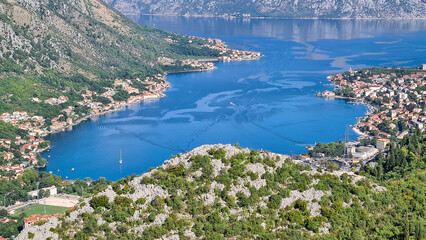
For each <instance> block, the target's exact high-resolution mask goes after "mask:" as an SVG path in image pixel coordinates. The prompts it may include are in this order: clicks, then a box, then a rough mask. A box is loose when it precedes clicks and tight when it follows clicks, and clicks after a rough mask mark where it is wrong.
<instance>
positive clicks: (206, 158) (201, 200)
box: [17, 144, 386, 239]
mask: <svg viewBox="0 0 426 240" xmlns="http://www.w3.org/2000/svg"><path fill="white" fill-rule="evenodd" d="M219 150H220V154H217V155H215V153H217V151H219ZM223 155H225V156H226V157H223ZM215 156H216V157H218V156H220V157H218V158H221V159H215ZM194 164H196V165H195V166H194ZM236 173H238V174H236ZM275 173H277V174H276V175H275ZM278 173H279V174H278ZM344 174H346V175H345V176H343V175H344ZM179 176H180V177H179ZM345 177H350V178H352V181H346V183H345V184H352V185H353V187H356V182H357V181H360V180H365V178H363V177H359V176H356V175H354V174H351V173H348V172H342V171H336V172H333V173H327V172H326V173H323V172H318V171H316V170H311V169H310V168H309V167H307V166H302V165H297V164H296V163H295V162H292V161H291V160H289V159H288V156H285V155H281V154H275V153H270V152H264V151H252V150H249V149H247V148H245V149H242V148H238V147H234V146H231V145H222V144H217V145H204V146H201V147H198V148H196V149H194V150H192V151H191V152H188V153H185V154H179V155H178V156H176V157H174V158H172V159H170V160H166V161H165V162H164V163H163V164H162V165H161V166H159V167H157V168H155V169H152V170H150V171H149V172H147V173H144V174H142V175H141V176H133V177H132V178H130V177H128V178H126V179H122V180H120V181H118V182H116V183H114V184H112V185H111V186H108V187H107V188H106V189H105V190H104V191H102V192H100V193H98V194H96V195H95V196H92V197H90V198H86V199H84V200H83V201H82V202H81V203H80V204H79V206H78V207H77V209H76V210H74V211H71V212H70V213H68V214H67V215H66V216H64V217H63V218H62V219H60V220H58V219H56V218H53V219H50V220H49V221H48V222H46V223H44V224H43V225H41V226H37V225H34V226H30V227H28V228H26V229H24V230H23V231H22V232H21V234H20V235H19V236H18V238H17V239H28V238H29V237H30V236H31V237H33V239H46V238H50V239H59V238H60V237H62V236H73V237H75V236H76V233H77V232H79V233H80V234H84V233H82V231H83V232H84V229H85V226H86V224H87V219H90V217H91V218H95V219H96V220H95V224H97V225H98V227H99V229H106V228H108V229H110V230H108V231H112V232H115V233H117V232H120V231H122V230H120V229H123V228H122V226H123V225H126V224H128V223H131V225H128V226H127V227H128V228H130V226H131V229H129V230H128V231H129V233H131V234H132V236H142V235H144V234H146V231H148V233H149V234H153V232H152V231H158V230H159V229H160V228H161V227H164V228H171V227H172V226H174V225H173V224H174V223H176V222H177V221H180V220H182V221H184V222H188V225H187V226H188V228H186V229H184V231H183V229H180V232H179V233H184V235H185V236H188V237H190V238H191V239H194V238H199V236H200V235H199V234H200V232H199V231H198V232H196V233H197V235H195V232H194V231H193V230H194V228H192V227H195V225H196V223H195V222H193V221H194V219H197V218H198V217H200V215H197V214H201V215H202V218H205V216H206V215H209V214H213V213H214V212H216V214H219V212H222V211H224V213H226V212H227V211H229V214H232V215H234V216H233V217H234V219H236V221H244V220H245V219H248V218H250V217H256V218H262V214H261V212H262V211H265V209H268V208H269V209H270V210H273V211H277V212H276V214H278V212H293V213H294V212H295V211H296V212H297V211H305V210H306V211H308V212H309V213H310V214H309V216H310V217H311V218H314V217H317V216H320V215H321V210H322V205H320V202H321V201H322V200H323V197H324V196H330V197H331V196H332V195H333V187H332V186H330V187H329V190H327V191H325V190H324V191H323V190H316V189H320V188H323V187H324V186H325V184H327V183H326V182H327V181H324V179H333V182H336V181H337V182H339V183H340V182H341V183H342V184H344V183H343V181H341V180H340V179H341V178H345ZM185 181H186V183H185ZM294 184H296V185H298V186H302V185H303V186H304V189H307V190H305V191H299V190H294V186H295V185H294ZM300 184H301V185H300ZM179 186H180V187H179ZM291 186H293V187H291ZM335 186H339V184H337V185H335ZM261 188H262V189H261ZM290 189H292V190H291V191H290ZM363 189H364V188H363ZM370 191H371V192H380V191H386V188H383V187H381V186H378V185H375V184H372V187H371V189H370ZM336 192H339V191H336ZM100 196H106V197H107V198H108V200H109V206H105V205H102V206H103V207H101V208H97V209H96V210H95V209H93V208H92V202H91V200H92V199H93V198H94V197H97V199H98V200H99V199H100ZM351 196H352V195H351ZM352 197H356V196H352ZM352 197H351V200H350V201H348V202H347V203H343V207H344V208H348V207H350V206H351V204H352V203H353V201H352ZM299 200H301V201H302V203H301V202H298V201H299ZM125 202H128V204H129V205H127V207H124V208H123V207H122V205H119V204H123V203H124V204H126V203H125ZM107 205H108V204H107ZM118 205H119V206H120V207H118V208H114V206H118ZM301 205H303V206H301ZM332 206H333V205H332V203H331V204H330V207H332ZM126 209H127V210H126ZM219 209H221V210H219ZM302 209H303V210H302ZM116 211H118V212H120V211H121V213H118V212H116ZM123 211H127V212H123ZM108 212H110V213H108ZM197 212H198V213H197ZM105 213H107V214H105ZM110 214H118V215H120V216H121V217H119V218H118V219H116V218H115V216H113V215H110ZM123 214H124V215H123ZM126 214H127V217H124V219H125V220H123V216H125V215H126ZM304 214H305V213H304ZM88 216H90V217H88ZM227 216H229V215H228V214H224V215H223V216H222V217H224V218H225V217H227ZM222 217H219V218H222ZM209 218H212V219H215V221H219V220H218V215H211V216H209V217H208V219H209ZM112 219H113V220H114V221H112ZM283 223H285V221H284V222H283ZM64 226H68V228H69V227H71V228H70V229H66V230H63V231H62V232H60V233H59V234H62V235H59V234H58V232H57V230H55V229H58V227H59V229H63V228H64ZM101 226H102V227H101ZM260 226H262V227H263V228H264V229H266V227H267V223H266V222H262V223H261V224H260ZM321 226H322V227H321V229H317V230H318V231H317V232H318V233H319V234H326V233H327V232H328V230H329V228H330V225H329V224H328V222H323V223H322V225H321ZM287 227H288V226H283V225H279V226H276V228H274V229H273V231H274V232H279V231H281V230H283V229H286V228H287ZM196 228H197V227H195V229H196ZM86 231H88V230H87V229H86ZM105 231H106V230H102V231H100V232H98V233H96V234H97V235H96V236H97V237H100V238H105V236H106V235H107V234H109V233H108V231H106V232H105ZM177 233H178V232H177V231H176V230H174V229H168V231H167V232H162V233H161V235H160V236H157V238H162V239H177V238H178V236H179V235H177ZM309 233H310V234H314V233H313V232H309ZM82 236H85V235H82Z"/></svg>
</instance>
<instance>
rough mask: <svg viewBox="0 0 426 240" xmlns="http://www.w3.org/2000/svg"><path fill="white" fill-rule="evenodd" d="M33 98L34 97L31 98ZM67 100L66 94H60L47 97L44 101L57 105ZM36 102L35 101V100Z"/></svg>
mask: <svg viewBox="0 0 426 240" xmlns="http://www.w3.org/2000/svg"><path fill="white" fill-rule="evenodd" d="M33 100H34V98H33ZM67 101H68V97H67V96H60V97H59V98H49V99H46V100H44V103H47V104H50V105H59V104H62V103H66V102H67ZM35 102H36V101H35Z"/></svg>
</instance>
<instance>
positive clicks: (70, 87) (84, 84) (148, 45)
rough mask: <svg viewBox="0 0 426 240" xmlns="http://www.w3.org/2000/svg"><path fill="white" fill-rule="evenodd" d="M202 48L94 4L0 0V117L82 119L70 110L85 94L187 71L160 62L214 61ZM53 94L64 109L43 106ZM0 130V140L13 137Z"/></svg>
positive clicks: (197, 41) (88, 0)
mask: <svg viewBox="0 0 426 240" xmlns="http://www.w3.org/2000/svg"><path fill="white" fill-rule="evenodd" d="M209 44H210V43H209V42H208V41H207V40H204V39H201V38H192V37H188V36H181V35H177V34H173V33H170V32H165V31H161V30H157V29H153V28H150V27H146V26H142V25H139V24H136V23H134V22H133V21H131V20H129V19H128V18H126V17H124V16H123V15H121V14H120V13H119V12H118V11H116V10H114V9H112V8H111V7H110V6H108V5H106V4H105V3H103V2H101V1H98V0H67V1H63V0H41V1H35V0H25V1H9V0H0V115H1V114H3V113H5V112H8V113H10V114H11V113H12V112H15V111H25V112H27V113H28V114H29V118H31V117H32V116H34V115H35V116H42V117H44V118H45V119H46V120H47V121H46V122H47V123H49V124H50V119H52V118H54V117H56V116H58V115H59V114H60V113H61V111H63V109H65V108H67V107H69V106H71V107H73V108H75V109H74V113H75V114H77V115H78V114H80V115H81V114H83V113H86V112H87V111H88V108H87V107H85V106H82V105H79V104H77V102H78V101H82V100H83V97H82V96H81V94H82V93H84V91H85V90H90V91H96V92H99V94H101V93H103V92H105V91H106V90H105V88H107V87H113V83H114V80H115V79H125V78H130V79H135V78H140V79H143V80H144V79H145V78H146V77H151V76H154V75H156V74H163V73H164V70H165V69H166V70H170V69H171V70H174V71H178V70H187V69H191V68H188V66H183V65H175V66H171V65H170V64H169V65H164V64H162V62H161V61H159V59H160V58H163V59H167V60H168V61H175V60H177V61H181V60H182V59H196V58H200V57H204V58H205V57H217V56H218V55H219V51H218V50H215V49H211V48H208V47H206V45H209ZM140 89H141V90H143V89H144V87H143V86H142V85H141V86H140ZM119 93H120V92H119ZM122 95H123V94H122ZM60 96H65V97H67V98H68V99H67V101H66V103H63V102H64V101H62V102H61V103H60V104H56V103H55V104H46V103H43V101H44V100H46V99H50V98H59V97H60ZM119 96H120V94H117V97H116V100H120V99H124V97H126V96H127V97H129V96H128V95H125V94H124V95H123V97H122V98H120V97H119ZM93 100H95V101H101V100H102V102H106V101H107V102H109V100H108V99H99V98H98V99H93ZM124 100H127V98H126V99H124ZM4 126H5V125H4ZM4 126H3V124H2V125H0V130H1V131H0V138H10V136H11V135H13V136H16V135H20V134H19V133H18V132H15V134H9V133H10V131H13V130H14V129H12V128H9V127H7V129H6V128H4ZM3 133H5V134H3ZM6 133H8V134H6Z"/></svg>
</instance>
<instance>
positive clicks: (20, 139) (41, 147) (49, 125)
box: [0, 39, 262, 227]
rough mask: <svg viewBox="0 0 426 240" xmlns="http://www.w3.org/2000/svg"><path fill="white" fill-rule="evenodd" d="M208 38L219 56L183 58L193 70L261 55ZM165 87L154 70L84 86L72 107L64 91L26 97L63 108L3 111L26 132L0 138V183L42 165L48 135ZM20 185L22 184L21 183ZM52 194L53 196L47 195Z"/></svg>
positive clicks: (148, 97)
mask: <svg viewBox="0 0 426 240" xmlns="http://www.w3.org/2000/svg"><path fill="white" fill-rule="evenodd" d="M190 41H191V40H190ZM208 42H209V43H210V44H206V45H204V47H209V48H211V49H214V50H219V51H220V55H221V56H220V57H218V58H216V59H209V60H208V61H203V60H202V61H198V60H194V59H186V60H183V61H182V64H183V65H186V66H189V67H190V68H193V69H196V71H208V70H213V69H215V66H214V64H213V63H212V62H211V61H236V60H249V59H256V58H259V57H261V56H262V55H261V54H260V53H257V52H249V51H239V50H230V49H228V48H227V47H226V45H225V44H224V43H223V42H222V41H221V40H217V39H208ZM159 63H160V64H174V61H170V59H167V58H161V59H159ZM168 87H170V83H169V82H167V81H166V75H163V74H156V75H154V76H149V77H146V78H145V79H140V78H135V79H115V80H114V81H113V83H112V86H110V87H104V89H103V90H104V91H103V92H96V91H91V90H88V89H85V90H83V91H82V92H81V93H79V94H80V95H81V97H82V100H81V101H78V102H76V105H73V104H72V102H71V101H70V97H69V96H66V95H65V94H61V95H59V96H57V97H50V98H47V99H40V98H38V97H32V98H31V99H29V100H30V101H31V102H33V103H36V104H40V105H44V107H46V108H49V107H50V106H59V105H60V106H61V107H62V106H65V107H64V108H63V109H62V110H61V113H60V114H59V115H58V116H55V117H53V118H52V119H46V118H45V117H43V116H38V115H34V114H32V113H31V112H26V111H14V112H4V113H1V114H0V120H1V121H3V122H5V123H8V124H11V125H13V126H15V127H16V128H19V129H21V130H23V132H24V134H21V135H16V136H15V137H14V138H10V139H0V160H1V162H0V163H2V164H0V181H10V180H15V179H19V178H20V177H22V176H23V174H24V171H25V170H26V169H31V168H34V167H44V166H45V165H46V164H47V161H46V159H42V158H41V156H40V153H41V152H43V151H46V150H48V149H49V147H50V142H49V141H45V140H44V138H45V137H46V136H48V135H49V134H52V133H56V132H59V131H64V130H67V129H72V127H73V126H74V125H77V124H79V123H81V122H83V121H86V120H89V119H91V118H93V117H97V116H100V115H103V114H108V113H112V112H115V111H118V110H121V109H123V108H125V107H127V106H129V105H132V104H136V103H139V102H141V101H152V100H157V99H159V98H161V97H163V96H165V94H164V91H166V89H167V88H168ZM123 93H124V94H123ZM123 96H126V98H124V99H123ZM77 108H78V109H85V110H86V111H84V112H81V111H77ZM21 184H24V183H23V182H21ZM40 190H45V189H40ZM48 190H49V192H50V195H56V188H55V191H54V192H52V191H51V189H50V188H49V189H48ZM38 191H39V190H37V191H36V193H32V194H30V195H31V196H32V198H35V197H36V196H37V195H39V192H38ZM52 197H53V196H51V197H49V198H52ZM49 198H48V199H49ZM64 201H65V202H67V203H68V202H71V203H72V204H71V205H70V206H67V207H72V206H73V205H75V203H77V202H75V201H76V200H75V199H73V198H72V196H65V197H59V200H58V197H56V198H55V201H53V202H52V203H51V204H50V205H53V206H57V205H58V202H59V205H60V206H61V204H62V203H63V202H64ZM37 202H38V201H37ZM31 204H35V202H34V200H30V201H29V202H26V203H22V202H19V201H17V202H15V203H14V204H13V205H12V206H9V207H8V208H7V209H8V210H10V209H17V208H19V207H25V206H29V205H31ZM65 205H66V204H65ZM12 211H13V210H12ZM58 216H59V215H58V214H53V215H49V214H44V215H40V214H35V215H32V216H29V217H27V218H25V219H24V227H28V226H30V225H32V224H34V223H37V222H39V221H46V220H48V219H49V218H52V217H58ZM0 221H1V223H9V222H10V221H15V222H16V219H8V218H3V219H0Z"/></svg>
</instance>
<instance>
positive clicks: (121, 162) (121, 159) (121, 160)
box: [119, 149, 123, 164]
mask: <svg viewBox="0 0 426 240" xmlns="http://www.w3.org/2000/svg"><path fill="white" fill-rule="evenodd" d="M119 163H120V164H123V158H122V153H121V149H120V161H119Z"/></svg>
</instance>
